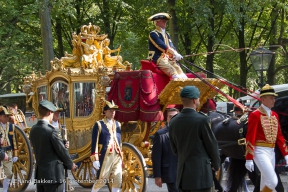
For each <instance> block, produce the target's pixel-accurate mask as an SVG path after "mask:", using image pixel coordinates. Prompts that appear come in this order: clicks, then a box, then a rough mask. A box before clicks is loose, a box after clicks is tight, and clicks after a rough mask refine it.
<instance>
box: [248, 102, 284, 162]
mask: <svg viewBox="0 0 288 192" xmlns="http://www.w3.org/2000/svg"><path fill="white" fill-rule="evenodd" d="M246 142H247V145H246V153H245V156H246V160H253V157H254V147H255V146H262V147H271V148H274V147H275V144H277V145H278V147H279V149H280V151H281V153H282V154H283V156H285V155H288V150H287V146H286V143H285V140H284V137H283V135H282V132H281V127H280V123H279V117H278V115H277V113H275V112H274V111H271V116H270V117H269V116H268V115H267V113H266V111H265V110H264V109H263V108H262V107H261V106H260V107H259V108H258V109H257V110H255V111H253V112H252V113H251V114H250V115H249V118H248V128H247V134H246Z"/></svg>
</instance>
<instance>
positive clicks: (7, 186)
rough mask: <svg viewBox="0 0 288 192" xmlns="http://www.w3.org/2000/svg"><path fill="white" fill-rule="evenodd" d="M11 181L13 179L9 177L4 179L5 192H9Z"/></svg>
mask: <svg viewBox="0 0 288 192" xmlns="http://www.w3.org/2000/svg"><path fill="white" fill-rule="evenodd" d="M10 181H11V179H8V178H6V179H4V180H3V192H8V188H9V184H10Z"/></svg>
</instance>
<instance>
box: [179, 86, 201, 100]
mask: <svg viewBox="0 0 288 192" xmlns="http://www.w3.org/2000/svg"><path fill="white" fill-rule="evenodd" d="M180 96H181V97H184V98H190V99H198V98H199V96H200V92H199V89H198V88H197V87H195V86H185V87H184V88H183V89H182V90H181V92H180Z"/></svg>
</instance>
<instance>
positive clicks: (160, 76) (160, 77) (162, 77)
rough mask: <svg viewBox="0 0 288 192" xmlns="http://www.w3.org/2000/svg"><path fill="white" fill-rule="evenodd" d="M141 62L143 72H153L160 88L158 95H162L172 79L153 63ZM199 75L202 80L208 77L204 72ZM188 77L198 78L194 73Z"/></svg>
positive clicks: (188, 74)
mask: <svg viewBox="0 0 288 192" xmlns="http://www.w3.org/2000/svg"><path fill="white" fill-rule="evenodd" d="M140 62H141V69H142V70H150V71H152V72H153V77H154V80H155V82H156V85H157V88H158V94H160V93H161V91H162V90H163V89H164V88H165V86H166V85H167V84H168V83H169V81H170V80H171V78H170V77H169V76H168V75H166V74H165V73H164V72H163V71H162V70H161V69H159V67H158V66H157V65H156V64H155V63H154V62H153V61H150V60H141V61H140ZM197 74H198V75H199V76H200V77H202V78H206V75H205V73H203V72H197ZM186 76H187V77H188V78H196V76H195V75H193V74H192V73H186Z"/></svg>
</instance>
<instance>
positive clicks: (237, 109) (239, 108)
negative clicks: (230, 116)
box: [230, 100, 243, 112]
mask: <svg viewBox="0 0 288 192" xmlns="http://www.w3.org/2000/svg"><path fill="white" fill-rule="evenodd" d="M238 102H239V103H241V104H243V101H242V100H239V101H238ZM234 111H243V109H241V107H238V106H237V105H234V106H233V109H232V110H231V111H230V112H234Z"/></svg>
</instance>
